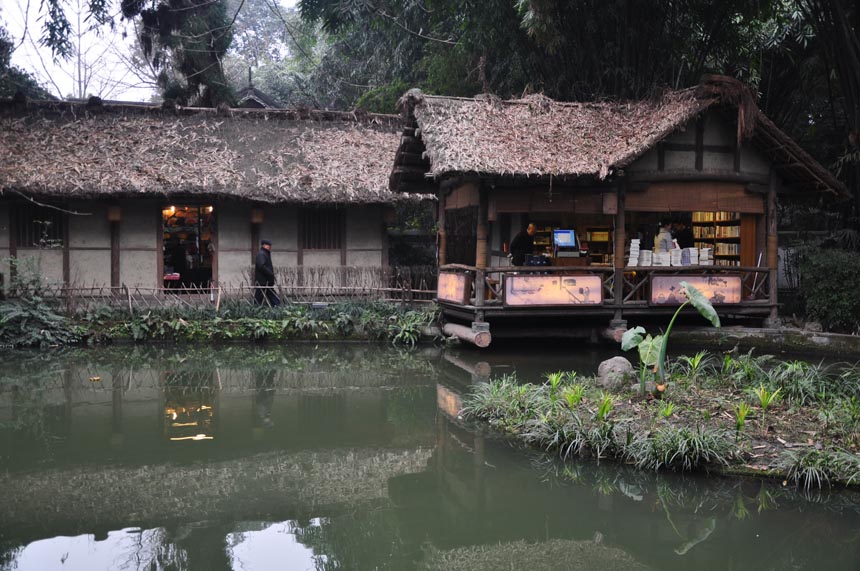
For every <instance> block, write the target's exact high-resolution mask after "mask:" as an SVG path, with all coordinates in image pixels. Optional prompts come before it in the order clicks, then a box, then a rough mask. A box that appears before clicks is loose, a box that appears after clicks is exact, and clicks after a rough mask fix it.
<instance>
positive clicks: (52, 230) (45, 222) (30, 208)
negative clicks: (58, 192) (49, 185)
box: [12, 204, 67, 248]
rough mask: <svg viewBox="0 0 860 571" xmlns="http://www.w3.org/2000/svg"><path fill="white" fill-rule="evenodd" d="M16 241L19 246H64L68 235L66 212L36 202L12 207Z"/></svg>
mask: <svg viewBox="0 0 860 571" xmlns="http://www.w3.org/2000/svg"><path fill="white" fill-rule="evenodd" d="M12 216H13V220H14V224H15V243H16V244H17V246H18V247H19V248H62V247H63V240H64V238H65V235H66V224H67V217H66V213H65V212H62V211H60V210H56V209H53V208H46V207H44V206H38V205H36V204H18V205H16V206H15V207H14V208H13V209H12Z"/></svg>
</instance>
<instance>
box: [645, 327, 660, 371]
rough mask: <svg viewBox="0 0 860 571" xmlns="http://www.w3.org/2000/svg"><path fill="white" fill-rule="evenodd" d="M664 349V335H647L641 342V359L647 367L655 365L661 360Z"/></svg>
mask: <svg viewBox="0 0 860 571" xmlns="http://www.w3.org/2000/svg"><path fill="white" fill-rule="evenodd" d="M662 349H663V336H662V335H655V336H654V337H651V335H646V336H645V339H643V340H642V341H641V342H640V343H639V360H640V361H641V362H642V364H644V365H645V366H646V367H653V366H654V365H656V364H657V363H658V362H659V361H660V355H661V351H662Z"/></svg>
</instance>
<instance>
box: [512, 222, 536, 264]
mask: <svg viewBox="0 0 860 571" xmlns="http://www.w3.org/2000/svg"><path fill="white" fill-rule="evenodd" d="M536 231H537V228H536V227H535V225H534V224H529V225H528V226H527V227H526V229H525V230H523V231H522V232H520V233H519V234H517V235H516V236H514V239H513V241H512V242H511V263H512V264H513V265H515V266H522V265H525V263H526V256H527V255H529V254H534V253H535V232H536Z"/></svg>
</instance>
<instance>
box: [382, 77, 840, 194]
mask: <svg viewBox="0 0 860 571" xmlns="http://www.w3.org/2000/svg"><path fill="white" fill-rule="evenodd" d="M400 108H401V113H402V115H403V116H404V119H405V123H406V128H405V130H404V133H403V134H404V136H403V138H402V139H401V145H400V148H399V149H398V153H397V157H396V159H395V168H394V171H393V172H392V176H391V179H390V187H391V188H392V189H397V190H405V191H413V190H415V189H419V190H421V191H425V189H426V187H425V186H423V185H421V177H422V176H423V177H424V179H426V178H435V179H437V180H438V179H440V178H443V177H446V176H452V175H470V174H471V175H478V176H489V177H537V178H541V177H544V178H546V177H558V178H559V179H562V180H565V179H567V180H570V179H576V178H580V177H590V178H592V179H594V180H604V179H607V178H611V176H612V174H613V173H615V172H616V171H618V170H619V169H622V168H623V167H626V166H628V165H629V164H631V163H632V162H633V161H635V160H636V159H637V158H639V157H640V156H642V155H643V154H644V153H645V152H646V151H648V150H649V149H651V148H653V147H654V146H655V145H656V144H657V143H658V142H660V141H661V140H663V139H665V138H666V137H668V136H669V135H671V134H672V133H673V132H675V131H677V130H678V129H680V128H682V127H684V126H686V125H687V124H688V122H689V121H690V120H691V119H693V118H694V117H696V116H697V115H699V114H700V113H702V112H703V111H706V110H708V109H710V108H721V109H730V110H731V111H732V112H733V113H737V117H738V125H739V127H738V137H739V139H741V138H743V139H750V138H751V139H752V140H753V143H754V145H755V146H756V147H758V148H759V149H760V150H761V151H762V152H763V153H764V154H765V155H766V156H768V158H770V159H771V160H772V161H774V162H775V163H777V164H779V165H782V166H784V167H786V168H790V169H792V170H791V171H787V172H782V174H783V177H784V178H785V177H788V178H791V179H792V181H791V182H799V183H801V184H803V185H805V186H807V187H812V188H815V189H818V190H832V191H835V192H840V193H841V192H843V191H844V187H843V186H842V184H841V183H840V182H839V181H838V180H837V179H836V178H835V177H834V176H833V175H832V174H831V173H830V172H829V171H827V169H825V168H824V167H822V166H821V165H820V164H818V162H817V161H815V159H813V158H812V157H810V156H809V155H808V154H807V153H806V152H804V151H803V150H802V149H801V148H800V147H799V145H797V143H796V142H794V141H793V140H791V138H790V137H788V135H786V134H785V133H783V132H782V131H781V130H779V129H778V128H777V127H776V126H775V125H774V124H773V122H771V121H770V120H769V119H767V117H765V116H764V114H763V113H762V112H761V111H760V110H759V109H758V107H757V106H756V105H755V100H754V98H753V96H752V94H751V93H750V92H749V90H748V89H747V88H746V87H745V86H743V85H742V84H741V83H739V82H737V81H735V80H732V79H729V78H724V77H720V76H706V77H705V78H704V80H703V83H702V84H701V85H699V86H697V87H694V88H690V89H685V90H681V91H667V92H665V93H664V94H663V95H662V96H661V97H659V98H656V99H652V100H640V101H626V102H596V103H569V102H560V101H553V100H552V99H549V98H548V97H545V96H543V95H540V94H536V95H529V96H527V97H524V98H522V99H515V100H510V101H502V100H500V99H499V98H497V97H494V96H478V97H476V98H474V99H466V98H458V97H439V96H433V95H425V94H424V93H422V92H421V91H420V90H417V89H413V90H410V91H408V92H407V93H406V94H405V95H404V96H403V97H402V98H401V100H400Z"/></svg>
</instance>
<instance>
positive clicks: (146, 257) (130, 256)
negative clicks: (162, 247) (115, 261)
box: [106, 200, 161, 287]
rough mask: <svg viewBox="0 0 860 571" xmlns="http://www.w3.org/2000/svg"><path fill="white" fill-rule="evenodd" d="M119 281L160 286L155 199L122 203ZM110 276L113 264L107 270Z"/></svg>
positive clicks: (157, 206)
mask: <svg viewBox="0 0 860 571" xmlns="http://www.w3.org/2000/svg"><path fill="white" fill-rule="evenodd" d="M120 206H121V208H122V221H121V222H120V230H119V245H120V253H119V281H120V283H121V284H125V285H127V286H129V287H132V286H139V287H159V286H160V285H161V283H160V280H159V279H158V278H159V276H158V275H157V274H158V257H159V256H161V252H159V251H157V246H158V242H157V240H158V232H159V228H158V214H159V212H160V210H161V205H160V203H159V202H158V201H155V200H126V201H123V202H122V203H121V204H120ZM106 271H107V273H108V279H110V266H108V267H107V269H106Z"/></svg>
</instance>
